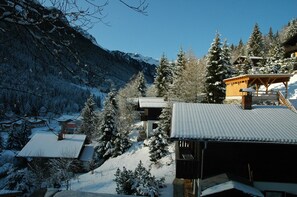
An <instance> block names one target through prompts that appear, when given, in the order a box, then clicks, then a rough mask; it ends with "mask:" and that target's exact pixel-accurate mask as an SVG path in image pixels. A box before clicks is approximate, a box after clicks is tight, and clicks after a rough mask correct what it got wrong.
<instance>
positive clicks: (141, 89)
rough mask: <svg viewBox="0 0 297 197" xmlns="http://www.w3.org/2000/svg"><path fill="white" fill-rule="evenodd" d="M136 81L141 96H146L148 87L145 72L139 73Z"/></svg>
mask: <svg viewBox="0 0 297 197" xmlns="http://www.w3.org/2000/svg"><path fill="white" fill-rule="evenodd" d="M135 82H136V87H137V90H138V91H139V93H140V96H142V97H144V96H145V93H146V89H147V87H146V81H145V78H144V74H143V72H139V73H138V75H137V77H136V81H135Z"/></svg>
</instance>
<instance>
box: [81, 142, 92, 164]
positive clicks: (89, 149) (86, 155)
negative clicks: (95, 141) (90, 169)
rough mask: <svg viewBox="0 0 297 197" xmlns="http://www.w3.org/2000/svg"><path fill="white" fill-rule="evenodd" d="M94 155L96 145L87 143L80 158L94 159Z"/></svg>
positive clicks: (85, 159)
mask: <svg viewBox="0 0 297 197" xmlns="http://www.w3.org/2000/svg"><path fill="white" fill-rule="evenodd" d="M93 155H94V147H93V146H92V145H86V146H84V147H83V150H82V153H81V155H80V157H79V160H81V161H92V159H93Z"/></svg>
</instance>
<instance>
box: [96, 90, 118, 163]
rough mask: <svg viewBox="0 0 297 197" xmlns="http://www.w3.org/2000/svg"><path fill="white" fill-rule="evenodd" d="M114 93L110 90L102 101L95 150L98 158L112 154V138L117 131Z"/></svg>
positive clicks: (116, 108) (116, 109)
mask: <svg viewBox="0 0 297 197" xmlns="http://www.w3.org/2000/svg"><path fill="white" fill-rule="evenodd" d="M115 96H116V93H115V91H112V92H110V93H109V94H108V96H107V98H106V100H105V102H104V111H103V118H102V122H101V124H100V126H99V146H98V149H97V152H98V154H99V157H100V158H104V159H107V158H109V157H110V156H112V154H113V149H114V144H113V140H114V139H115V136H116V135H117V133H118V130H117V111H118V107H117V103H116V99H115Z"/></svg>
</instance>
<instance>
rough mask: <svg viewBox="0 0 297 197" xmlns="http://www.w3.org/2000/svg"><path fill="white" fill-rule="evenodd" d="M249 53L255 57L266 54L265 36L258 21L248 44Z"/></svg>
mask: <svg viewBox="0 0 297 197" xmlns="http://www.w3.org/2000/svg"><path fill="white" fill-rule="evenodd" d="M247 55H248V56H255V57H263V56H264V43H263V36H262V33H261V31H260V29H259V26H258V24H257V23H256V24H255V26H254V29H253V32H252V34H251V36H250V38H249V41H248V44H247Z"/></svg>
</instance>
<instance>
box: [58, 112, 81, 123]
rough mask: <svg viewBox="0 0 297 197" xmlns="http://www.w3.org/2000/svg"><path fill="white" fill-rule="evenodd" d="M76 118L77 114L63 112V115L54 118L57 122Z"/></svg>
mask: <svg viewBox="0 0 297 197" xmlns="http://www.w3.org/2000/svg"><path fill="white" fill-rule="evenodd" d="M76 118H77V115H68V114H64V115H62V116H60V117H59V118H57V119H56V120H57V121H58V122H64V121H72V120H75V119H76Z"/></svg>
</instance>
